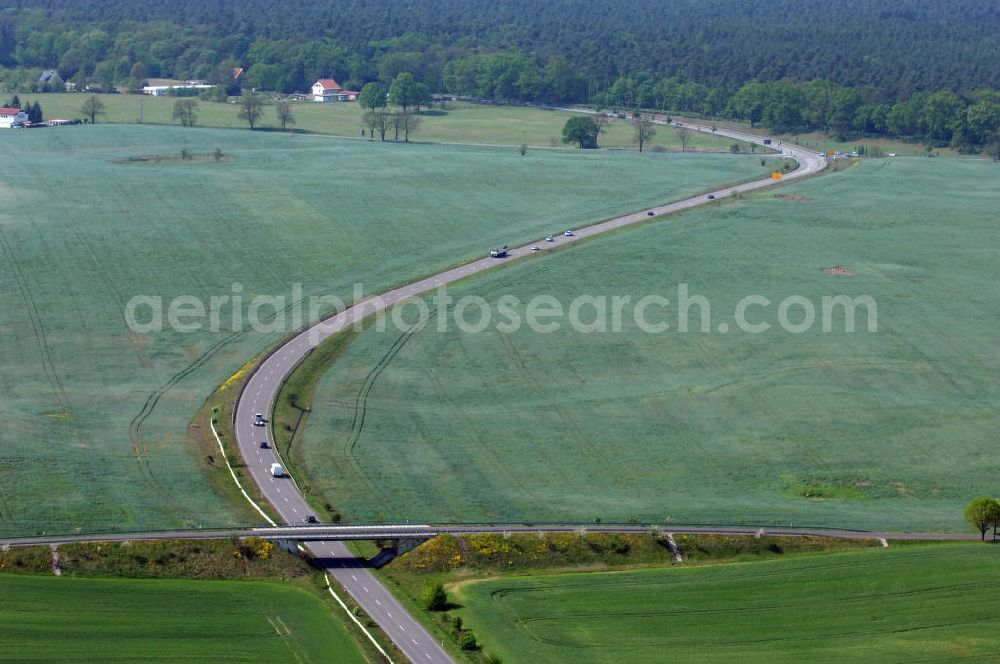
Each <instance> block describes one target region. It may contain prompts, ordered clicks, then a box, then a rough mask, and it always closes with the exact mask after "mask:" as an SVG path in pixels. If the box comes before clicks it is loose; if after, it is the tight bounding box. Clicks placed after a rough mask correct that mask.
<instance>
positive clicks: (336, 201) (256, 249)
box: [0, 97, 763, 534]
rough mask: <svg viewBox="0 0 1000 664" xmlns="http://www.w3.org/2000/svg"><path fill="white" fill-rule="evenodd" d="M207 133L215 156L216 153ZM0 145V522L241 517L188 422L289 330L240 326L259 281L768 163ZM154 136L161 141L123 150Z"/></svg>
mask: <svg viewBox="0 0 1000 664" xmlns="http://www.w3.org/2000/svg"><path fill="white" fill-rule="evenodd" d="M77 99H78V97H77ZM50 114H51V115H54V113H51V112H50ZM215 149H220V150H222V152H223V155H224V157H223V159H222V160H220V161H218V162H216V161H214V159H213V158H212V157H210V156H208V157H206V156H204V155H211V154H212V153H213V151H214V150H215ZM0 150H2V151H3V153H4V154H5V155H6V156H7V158H8V162H9V163H10V164H11V168H9V169H6V170H5V172H4V174H3V175H2V176H0V331H2V334H0V366H2V367H3V370H2V371H0V404H2V406H3V412H4V424H5V426H4V427H3V428H2V430H0V463H2V464H3V466H4V477H5V480H4V481H3V482H0V533H4V534H6V533H22V534H32V533H36V532H66V531H71V530H74V529H84V530H95V529H107V528H125V529H128V528H149V527H172V526H201V525H208V524H225V523H229V522H231V521H243V520H246V519H247V518H248V517H247V515H246V513H244V512H242V511H239V510H237V508H236V507H234V506H233V505H230V504H228V503H227V502H226V500H225V499H224V498H223V497H221V496H220V495H218V494H217V493H216V491H215V490H214V489H213V488H212V485H211V484H210V482H209V481H208V479H207V475H206V472H205V471H206V469H207V468H208V465H207V464H206V459H205V456H206V455H205V453H204V452H201V453H199V452H198V451H197V449H196V446H195V445H194V443H193V442H192V440H191V438H190V437H189V435H188V423H189V422H190V420H191V418H192V417H193V416H194V414H195V413H196V412H197V411H198V409H199V407H200V406H201V404H202V402H203V401H204V399H205V398H206V397H207V396H208V395H209V394H211V393H212V391H213V390H214V389H215V388H216V386H218V385H220V384H222V383H223V382H224V381H226V379H227V378H229V377H230V376H231V375H232V374H233V373H234V372H236V371H237V370H238V369H239V368H240V367H241V366H243V365H244V363H245V362H247V361H248V360H250V359H251V358H253V357H254V356H255V355H257V354H258V353H260V352H261V351H263V350H264V349H265V348H267V347H268V346H269V345H270V344H272V343H274V342H275V341H277V340H278V339H279V338H280V337H281V336H283V334H284V332H282V331H281V329H280V328H281V326H280V325H275V326H273V327H271V328H270V329H261V330H254V329H251V328H250V327H248V321H247V318H246V313H247V311H246V309H247V305H248V304H249V303H250V301H251V299H252V298H254V297H255V296H257V295H273V296H284V297H285V298H286V301H285V304H286V305H290V304H291V301H290V298H291V297H292V295H293V291H292V289H293V284H295V283H301V284H302V290H301V293H302V295H301V296H302V297H303V298H307V297H309V296H312V295H335V296H339V297H340V298H342V299H344V300H346V301H350V300H351V298H352V290H353V284H355V283H361V284H363V286H364V290H365V293H366V294H370V293H372V292H375V291H379V290H382V289H385V288H387V287H389V286H392V285H395V284H400V283H404V282H407V281H410V280H412V279H414V278H416V277H418V276H421V275H425V274H428V273H431V272H434V271H437V270H440V269H442V268H445V267H447V266H449V265H453V264H455V263H457V262H461V261H465V260H469V259H472V258H476V257H479V256H481V255H483V254H484V253H485V252H486V251H488V249H489V248H490V247H491V246H499V245H502V244H507V243H510V244H514V243H516V242H524V241H528V240H530V239H531V238H533V237H538V236H539V235H540V234H542V233H545V232H553V231H554V230H556V229H561V228H565V227H568V226H578V225H580V224H583V223H587V222H594V221H598V220H601V219H603V218H606V217H609V216H614V215H615V214H617V213H620V212H625V211H630V210H635V209H641V208H643V207H645V206H648V205H652V204H654V203H661V202H664V201H669V200H673V199H678V198H682V197H684V196H686V195H689V194H692V193H695V192H697V191H699V190H702V189H703V188H704V187H705V186H706V185H708V184H709V183H718V182H726V181H732V180H738V179H745V178H748V177H756V176H757V175H759V174H760V173H761V172H762V171H763V169H762V168H761V167H760V164H759V162H758V161H757V160H756V159H755V158H753V157H739V156H732V155H721V154H720V155H693V154H686V155H673V154H643V155H638V154H635V153H625V152H589V151H588V152H586V153H584V152H581V151H575V150H533V151H529V152H528V154H527V155H525V156H522V155H520V154H519V153H518V150H516V149H511V148H484V147H461V146H444V145H401V144H381V143H368V142H362V141H345V140H338V139H334V138H329V137H319V136H308V135H284V134H279V133H269V132H251V131H246V130H223V129H205V128H197V129H183V128H179V127H165V126H148V125H144V126H138V125H110V124H104V125H100V124H99V125H96V126H89V125H83V126H71V127H60V128H54V129H38V130H29V131H11V132H4V133H3V134H0ZM183 150H188V151H189V152H190V153H192V154H193V155H195V156H196V158H195V159H193V160H190V161H184V160H182V159H180V155H181V152H182V151H183ZM151 156H161V157H167V159H165V160H162V161H158V162H157V161H129V159H130V158H140V157H151ZM181 295H189V296H193V297H195V298H197V299H198V300H200V301H201V302H203V303H204V304H205V307H206V309H208V308H209V306H210V298H212V297H227V296H228V297H231V296H234V295H240V296H241V297H242V298H243V305H242V308H241V310H242V314H243V315H242V316H241V319H242V320H238V321H236V322H235V323H234V322H233V316H232V304H231V302H229V303H228V304H225V306H224V307H223V308H222V309H221V311H220V316H219V325H218V329H219V331H218V332H212V331H211V330H210V329H206V328H210V326H211V321H210V320H208V319H206V318H199V319H198V320H196V321H195V322H196V323H197V322H201V323H202V325H203V327H202V329H201V330H199V331H192V332H182V331H179V330H176V329H172V328H170V326H169V325H166V314H167V313H169V312H168V308H169V304H170V303H171V302H172V301H173V299H174V298H175V297H177V296H181ZM136 296H149V297H152V298H162V299H161V303H162V307H161V310H162V312H163V314H164V321H165V326H164V329H163V331H160V332H158V331H152V332H149V333H135V332H133V330H131V329H130V328H129V327H128V326H127V325H126V322H125V313H126V309H127V305H128V303H129V301H131V300H132V298H134V297H136ZM330 306H332V304H329V303H325V304H323V303H321V305H320V307H319V308H320V309H325V308H329V307H330ZM263 311H264V314H265V315H264V317H263V318H264V321H265V322H271V321H272V320H273V318H271V319H269V318H267V313H268V312H270V311H271V309H270V308H269V307H265V308H264V310H263ZM303 311H304V312H305V313H308V305H305V306H303ZM137 315H138V318H139V319H140V320H141V321H143V322H148V321H149V319H150V318H151V316H152V315H153V314H152V313H151V312H150V310H149V308H148V307H147V308H140V309H139V310H138V311H137ZM285 321H286V323H287V324H286V326H285V327H286V330H285V331H286V332H287V331H290V330H291V326H292V325H293V319H292V316H291V315H288V316H285ZM187 322H190V321H187ZM201 424H203V425H205V424H206V423H204V422H203V423H201ZM216 456H217V455H216Z"/></svg>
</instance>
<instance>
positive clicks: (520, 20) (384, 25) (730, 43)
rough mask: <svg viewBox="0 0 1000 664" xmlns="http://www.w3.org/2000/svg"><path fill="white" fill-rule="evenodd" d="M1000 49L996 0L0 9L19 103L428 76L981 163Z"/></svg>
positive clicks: (472, 86)
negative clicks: (935, 147) (910, 144)
mask: <svg viewBox="0 0 1000 664" xmlns="http://www.w3.org/2000/svg"><path fill="white" fill-rule="evenodd" d="M998 51H1000V12H997V11H996V9H995V7H994V6H993V5H992V4H990V3H987V2H984V1H983V0H955V1H954V2H951V3H947V4H944V3H938V2H936V1H934V0H898V1H897V2H895V3H894V4H893V7H892V8H890V9H886V8H885V6H884V4H883V3H881V2H879V1H878V0H841V1H840V2H837V3H829V2H819V1H818V0H797V1H796V2H792V1H791V0H770V1H769V2H763V1H762V0H671V1H670V2H666V1H665V0H663V1H657V2H652V3H648V4H645V5H642V6H641V7H635V6H627V4H626V3H620V2H618V1H617V0H564V1H563V2H560V3H538V2H534V1H529V0H507V1H506V2H504V3H495V2H491V1H489V0H336V1H332V0H300V2H298V3H296V5H295V7H294V9H292V10H290V9H289V8H288V7H287V6H283V5H280V3H264V2H262V1H261V0H242V1H241V2H235V1H233V0H198V1H197V2H196V1H194V0H174V1H173V2H171V3H160V4H155V3H154V4H150V3H148V2H138V1H137V0H100V1H98V0H72V1H70V0H47V1H46V0H0V66H3V67H6V69H3V70H0V77H2V78H0V82H2V83H3V84H4V85H5V87H6V88H8V89H10V90H18V91H46V90H49V89H60V88H61V82H60V79H62V80H66V81H69V82H72V83H74V84H75V85H76V88H77V89H85V88H87V87H89V88H90V89H95V88H96V89H105V90H109V91H110V90H112V89H114V88H120V87H123V86H124V87H128V88H131V89H134V88H137V87H138V86H139V85H141V83H142V82H143V81H144V80H146V79H148V78H177V79H199V80H206V81H208V82H210V83H212V84H214V85H215V86H216V89H215V90H214V91H213V94H212V95H209V97H211V98H215V99H221V98H224V97H225V95H227V94H228V95H233V94H239V93H240V92H241V91H242V90H245V89H252V90H267V91H276V92H282V93H292V92H303V91H306V90H308V88H309V86H310V85H311V84H312V83H313V82H314V81H315V80H316V79H317V78H321V77H332V78H335V79H337V80H338V81H339V82H340V83H341V84H342V85H343V86H345V87H347V88H351V89H355V90H361V89H362V88H363V87H364V86H365V85H366V84H368V83H372V82H378V83H380V84H381V85H382V86H383V87H385V88H386V89H388V87H389V86H390V85H391V84H392V83H393V82H394V81H396V80H397V79H398V77H399V76H400V75H401V74H412V75H413V78H414V81H415V82H416V83H417V84H418V85H419V86H422V88H423V90H424V91H425V92H448V93H453V94H458V95H470V96H474V97H479V98H485V99H492V100H519V101H528V102H538V103H546V104H569V103H592V104H595V105H598V106H601V107H603V108H614V109H620V110H636V109H650V110H658V111H662V112H686V113H699V114H703V115H706V116H712V117H726V118H733V119H741V120H748V121H750V122H752V123H754V124H758V123H759V124H763V125H765V126H768V127H771V128H774V129H776V130H790V131H794V130H816V129H819V130H823V131H833V132H836V133H838V134H843V135H847V134H850V133H863V134H869V135H883V136H901V137H912V138H919V139H924V140H928V141H931V142H933V143H936V144H940V145H943V144H952V145H956V146H958V147H961V148H964V149H979V148H981V147H983V146H986V145H991V144H993V143H995V142H997V140H998V136H997V130H998V127H1000V111H998V95H997V93H995V92H993V91H992V90H993V89H998V88H1000V67H996V66H995V61H994V55H995V53H996V52H998ZM43 70H55V71H57V72H58V77H59V78H53V79H51V80H47V81H46V80H42V79H41V78H40V74H41V73H42V71H43ZM234 71H240V72H242V75H241V76H239V77H234Z"/></svg>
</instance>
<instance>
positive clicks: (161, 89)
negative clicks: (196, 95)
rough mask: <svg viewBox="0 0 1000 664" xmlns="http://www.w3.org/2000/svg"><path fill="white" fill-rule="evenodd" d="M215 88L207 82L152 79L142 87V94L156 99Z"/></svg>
mask: <svg viewBox="0 0 1000 664" xmlns="http://www.w3.org/2000/svg"><path fill="white" fill-rule="evenodd" d="M213 87H215V86H212V85H209V84H208V82H207V81H176V80H173V79H169V78H151V79H149V80H148V81H146V85H144V86H142V93H143V94H145V95H152V96H154V97H163V96H166V95H169V94H170V93H172V92H176V91H181V90H210V89H211V88H213Z"/></svg>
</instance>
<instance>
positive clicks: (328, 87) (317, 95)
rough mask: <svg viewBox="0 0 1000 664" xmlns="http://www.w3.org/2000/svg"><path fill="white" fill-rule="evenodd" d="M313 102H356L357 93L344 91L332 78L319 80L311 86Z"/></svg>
mask: <svg viewBox="0 0 1000 664" xmlns="http://www.w3.org/2000/svg"><path fill="white" fill-rule="evenodd" d="M312 98H313V101H319V102H325V101H357V99H358V93H357V92H356V91H354V90H345V89H343V88H342V87H340V84H339V83H337V81H335V80H333V79H332V78H321V79H319V80H318V81H316V82H315V83H313V86H312Z"/></svg>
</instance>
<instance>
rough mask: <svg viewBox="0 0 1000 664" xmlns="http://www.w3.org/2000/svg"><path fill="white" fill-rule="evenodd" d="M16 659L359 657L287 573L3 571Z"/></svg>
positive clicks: (1, 644)
mask: <svg viewBox="0 0 1000 664" xmlns="http://www.w3.org/2000/svg"><path fill="white" fill-rule="evenodd" d="M0 623H2V624H3V626H4V629H3V630H2V633H0V649H2V652H3V659H4V660H5V661H12V662H109V661H122V662H124V661H129V662H139V661H157V662H185V663H187V662H302V663H305V662H317V663H319V662H332V661H336V662H344V663H345V664H346V663H349V662H359V663H361V662H364V661H365V658H364V657H363V656H362V654H361V652H360V651H359V650H358V647H357V645H356V644H355V643H354V642H353V640H352V639H351V637H350V635H349V634H348V633H347V631H346V629H345V628H344V626H343V625H341V624H340V623H339V622H338V621H337V620H335V619H334V617H333V614H332V612H331V609H330V608H329V607H327V606H325V605H324V604H323V602H322V601H320V599H319V598H317V597H316V596H315V595H312V594H310V593H309V592H307V591H305V590H302V589H300V588H295V587H292V586H289V585H287V584H284V583H273V582H264V581H181V580H175V579H170V580H145V579H143V580H138V579H82V578H56V577H43V576H30V575H11V574H0Z"/></svg>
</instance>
